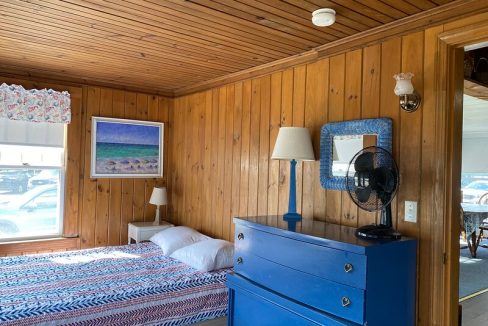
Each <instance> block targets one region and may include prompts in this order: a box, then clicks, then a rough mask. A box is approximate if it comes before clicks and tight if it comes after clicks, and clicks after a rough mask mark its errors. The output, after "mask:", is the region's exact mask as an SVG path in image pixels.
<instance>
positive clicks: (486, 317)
mask: <svg viewBox="0 0 488 326" xmlns="http://www.w3.org/2000/svg"><path fill="white" fill-rule="evenodd" d="M461 305H462V306H463V323H462V326H482V325H488V309H487V308H488V292H485V293H483V294H480V295H477V296H475V297H474V298H471V299H468V300H465V301H463V302H461Z"/></svg>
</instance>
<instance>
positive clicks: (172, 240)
mask: <svg viewBox="0 0 488 326" xmlns="http://www.w3.org/2000/svg"><path fill="white" fill-rule="evenodd" d="M208 239H211V238H210V237H208V236H206V235H204V234H201V233H200V232H198V231H196V230H194V229H192V228H189V227H186V226H175V227H172V228H167V229H164V230H162V231H160V232H158V233H156V234H155V235H153V236H152V237H151V238H150V239H149V240H150V241H152V242H154V243H155V244H157V245H158V246H159V247H161V249H162V250H163V254H165V255H166V256H169V255H171V254H172V253H173V252H174V251H175V250H178V249H180V248H183V247H185V246H188V245H191V244H193V243H195V242H198V241H202V240H208Z"/></svg>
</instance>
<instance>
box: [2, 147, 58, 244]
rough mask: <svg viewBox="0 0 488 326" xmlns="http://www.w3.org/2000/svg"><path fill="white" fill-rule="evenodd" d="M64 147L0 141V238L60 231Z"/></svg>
mask: <svg viewBox="0 0 488 326" xmlns="http://www.w3.org/2000/svg"><path fill="white" fill-rule="evenodd" d="M63 176H64V148H59V147H44V146H18V145H3V144H0V242H2V241H11V240H22V239H39V238H49V237H58V236H60V235H61V234H62V221H63V216H62V212H63V210H62V209H63V205H62V203H63V193H64V187H63V185H64V183H63Z"/></svg>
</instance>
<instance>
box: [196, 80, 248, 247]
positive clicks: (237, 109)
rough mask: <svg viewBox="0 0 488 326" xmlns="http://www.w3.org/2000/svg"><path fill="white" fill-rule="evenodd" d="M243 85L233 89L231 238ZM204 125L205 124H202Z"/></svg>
mask: <svg viewBox="0 0 488 326" xmlns="http://www.w3.org/2000/svg"><path fill="white" fill-rule="evenodd" d="M242 92H243V85H242V83H237V84H236V85H235V89H234V108H233V111H234V112H233V113H234V120H233V121H232V124H233V133H232V193H231V198H232V199H231V200H232V201H231V205H230V213H229V214H230V216H229V223H230V230H229V236H230V237H231V238H232V235H233V234H234V223H232V218H233V217H235V216H238V214H239V205H240V197H239V194H240V182H241V180H240V176H241V141H242V135H241V131H242V119H243V117H242V96H243V94H242ZM204 127H205V126H204Z"/></svg>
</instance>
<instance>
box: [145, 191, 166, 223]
mask: <svg viewBox="0 0 488 326" xmlns="http://www.w3.org/2000/svg"><path fill="white" fill-rule="evenodd" d="M167 203H168V194H167V193H166V188H164V187H163V188H158V187H154V189H153V192H152V194H151V198H150V199H149V204H153V205H156V217H155V219H154V223H153V224H154V225H158V224H159V206H161V205H166V204H167Z"/></svg>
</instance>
